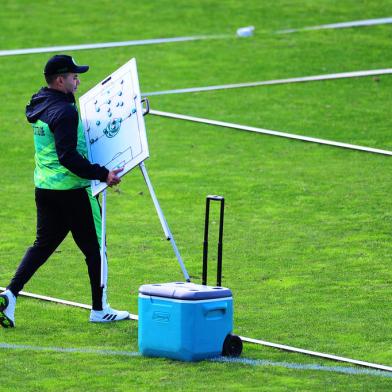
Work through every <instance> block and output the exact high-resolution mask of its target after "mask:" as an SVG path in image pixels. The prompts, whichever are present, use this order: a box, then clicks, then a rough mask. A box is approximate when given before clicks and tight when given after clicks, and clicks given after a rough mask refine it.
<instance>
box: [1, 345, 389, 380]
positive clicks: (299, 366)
mask: <svg viewBox="0 0 392 392" xmlns="http://www.w3.org/2000/svg"><path fill="white" fill-rule="evenodd" d="M0 349H5V350H20V351H35V352H55V353H70V354H92V355H105V356H118V357H141V354H140V353H139V352H136V351H116V350H102V349H92V348H77V347H75V348H74V347H45V346H31V345H26V344H10V343H1V342H0ZM208 361H209V362H219V363H230V364H241V365H249V366H269V367H281V368H286V369H292V370H312V371H322V372H333V373H342V374H348V375H364V376H378V377H388V378H391V377H392V374H391V373H388V372H385V371H380V370H370V369H358V368H354V367H346V366H323V365H319V364H304V363H295V362H273V361H268V360H260V359H250V358H230V357H217V358H212V359H208Z"/></svg>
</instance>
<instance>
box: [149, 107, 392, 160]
mask: <svg viewBox="0 0 392 392" xmlns="http://www.w3.org/2000/svg"><path fill="white" fill-rule="evenodd" d="M150 114H153V115H155V116H161V117H168V118H174V119H177V120H186V121H193V122H198V123H203V124H209V125H216V126H219V127H225V128H232V129H239V130H241V131H249V132H257V133H262V134H266V135H272V136H279V137H284V138H288V139H296V140H301V141H305V142H311V143H318V144H326V145H329V146H334V147H341V148H348V149H351V150H358V151H365V152H371V153H374V154H382V155H392V151H388V150H380V149H378V148H371V147H364V146H358V145H355V144H347V143H340V142H335V141H333V140H326V139H318V138H314V137H309V136H302V135H296V134H293V133H285V132H278V131H272V130H270V129H263V128H256V127H249V126H247V125H240V124H233V123H227V122H223V121H216V120H209V119H207V118H200V117H192V116H186V115H183V114H177V113H168V112H161V111H159V110H150Z"/></svg>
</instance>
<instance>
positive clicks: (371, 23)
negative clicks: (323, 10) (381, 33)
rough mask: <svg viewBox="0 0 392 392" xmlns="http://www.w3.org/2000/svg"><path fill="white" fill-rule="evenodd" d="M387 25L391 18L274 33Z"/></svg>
mask: <svg viewBox="0 0 392 392" xmlns="http://www.w3.org/2000/svg"><path fill="white" fill-rule="evenodd" d="M389 23H392V18H378V19H366V20H354V21H352V22H341V23H330V24H324V25H319V26H309V27H301V28H298V29H285V30H278V31H276V32H275V33H277V34H287V33H295V32H297V31H309V30H323V29H344V28H348V27H362V26H375V25H381V24H389Z"/></svg>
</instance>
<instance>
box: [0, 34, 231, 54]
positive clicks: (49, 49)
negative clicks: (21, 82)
mask: <svg viewBox="0 0 392 392" xmlns="http://www.w3.org/2000/svg"><path fill="white" fill-rule="evenodd" d="M229 37H235V36H234V35H233V36H232V35H227V34H221V35H195V36H191V37H173V38H154V39H143V40H133V41H121V42H102V43H96V44H84V45H65V46H51V47H43V48H26V49H9V50H0V57H1V56H15V55H20V54H34V53H51V52H64V51H68V50H72V51H75V50H86V49H102V48H118V47H123V46H140V45H155V44H165V43H172V42H187V41H200V40H206V39H225V38H229Z"/></svg>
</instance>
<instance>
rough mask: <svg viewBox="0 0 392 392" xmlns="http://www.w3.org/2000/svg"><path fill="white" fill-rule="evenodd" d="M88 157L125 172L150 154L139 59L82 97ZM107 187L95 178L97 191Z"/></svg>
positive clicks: (92, 183) (95, 190) (94, 186)
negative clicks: (139, 76)
mask: <svg viewBox="0 0 392 392" xmlns="http://www.w3.org/2000/svg"><path fill="white" fill-rule="evenodd" d="M79 106H80V116H81V120H82V123H83V129H84V135H85V138H86V145H87V153H88V159H89V161H90V162H91V163H98V164H99V165H101V166H105V167H106V168H107V169H108V170H113V169H117V168H120V167H124V170H123V171H122V172H120V173H119V174H118V175H119V176H121V177H122V176H124V175H125V174H126V173H128V172H129V171H130V170H132V169H133V168H134V167H135V166H137V165H138V164H140V163H141V162H143V161H144V160H145V159H147V158H148V157H149V152H148V144H147V136H146V128H145V124H144V118H143V109H142V104H141V95H140V87H139V79H138V75H137V68H136V60H135V59H132V60H130V61H129V62H127V63H126V64H124V65H123V66H122V67H120V68H119V69H118V70H117V71H115V72H113V73H112V74H111V75H109V76H108V77H106V78H105V79H104V80H102V81H101V82H100V83H98V84H97V85H96V86H95V87H94V88H92V89H91V90H89V91H88V92H87V93H86V94H84V95H82V96H81V97H80V99H79ZM106 188H107V184H106V183H105V182H100V181H99V180H93V181H91V189H92V193H93V195H94V196H95V195H97V194H98V193H100V192H102V191H103V190H104V189H106Z"/></svg>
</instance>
